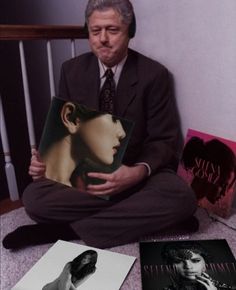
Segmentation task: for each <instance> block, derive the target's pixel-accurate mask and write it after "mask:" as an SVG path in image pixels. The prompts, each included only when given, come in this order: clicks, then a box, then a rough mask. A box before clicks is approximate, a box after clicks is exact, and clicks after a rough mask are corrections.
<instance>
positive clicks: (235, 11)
mask: <svg viewBox="0 0 236 290" xmlns="http://www.w3.org/2000/svg"><path fill="white" fill-rule="evenodd" d="M132 2H133V5H134V7H135V11H136V17H137V34H136V37H135V39H134V40H133V41H132V47H133V48H135V49H138V50H140V51H141V52H143V53H145V54H147V55H148V56H150V57H152V58H154V59H157V60H159V61H160V62H162V63H163V64H164V65H166V66H167V67H168V68H169V70H170V71H171V72H172V73H173V75H174V78H175V86H176V98H177V102H178V107H179V111H180V115H181V119H182V128H183V133H184V134H185V133H186V130H187V128H194V129H197V130H202V131H205V132H208V133H212V134H216V135H218V136H221V137H225V138H229V139H233V140H235V141H236V30H235V27H236V1H235V0H227V1H222V0H207V1H206V0H178V1H174V0H147V1H143V0H133V1H132Z"/></svg>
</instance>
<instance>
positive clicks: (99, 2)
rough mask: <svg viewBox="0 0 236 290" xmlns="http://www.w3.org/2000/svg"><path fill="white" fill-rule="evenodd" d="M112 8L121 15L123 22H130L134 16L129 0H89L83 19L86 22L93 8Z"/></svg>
mask: <svg viewBox="0 0 236 290" xmlns="http://www.w3.org/2000/svg"><path fill="white" fill-rule="evenodd" d="M108 8H113V9H114V10H116V11H117V12H118V13H119V14H120V15H121V16H122V20H123V22H124V23H125V24H128V25H129V24H130V23H131V22H132V20H133V17H134V10H133V5H132V4H131V2H130V1H129V0H89V1H88V4H87V7H86V10H85V21H86V23H87V24H88V20H89V17H90V16H91V14H92V13H93V12H94V11H95V10H100V11H102V10H106V9H108Z"/></svg>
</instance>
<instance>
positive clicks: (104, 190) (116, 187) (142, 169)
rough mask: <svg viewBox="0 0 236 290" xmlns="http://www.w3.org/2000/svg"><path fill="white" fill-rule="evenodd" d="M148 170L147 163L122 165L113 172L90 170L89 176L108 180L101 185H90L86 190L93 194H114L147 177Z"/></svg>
mask: <svg viewBox="0 0 236 290" xmlns="http://www.w3.org/2000/svg"><path fill="white" fill-rule="evenodd" d="M147 175H148V171H147V168H146V166H145V165H143V164H140V165H135V166H132V167H129V166H126V165H121V166H120V167H119V168H118V169H117V170H116V171H114V172H113V173H98V172H90V173H88V176H89V177H95V178H100V179H104V180H105V181H106V182H105V183H103V184H99V185H88V186H87V188H86V191H87V192H88V193H90V194H92V195H98V196H99V195H101V196H102V195H106V194H109V195H113V194H117V193H119V192H121V191H124V190H126V189H128V188H130V187H132V186H134V185H136V184H138V183H139V182H141V181H142V180H143V179H144V178H145V177H147Z"/></svg>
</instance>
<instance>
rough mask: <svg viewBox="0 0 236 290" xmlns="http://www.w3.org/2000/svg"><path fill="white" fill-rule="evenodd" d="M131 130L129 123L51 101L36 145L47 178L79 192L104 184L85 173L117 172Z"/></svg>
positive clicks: (73, 104)
mask: <svg viewBox="0 0 236 290" xmlns="http://www.w3.org/2000/svg"><path fill="white" fill-rule="evenodd" d="M132 129H133V122H131V121H129V120H126V119H122V118H119V117H116V116H114V115H111V114H108V113H104V112H100V111H96V110H94V109H91V108H88V107H86V106H84V105H82V104H78V103H76V102H71V101H67V100H63V99H61V98H57V97H54V98H53V99H52V102H51V106H50V109H49V112H48V115H47V119H46V122H45V126H44V130H43V134H42V137H41V141H40V145H39V153H40V158H41V159H42V161H43V162H44V163H45V164H46V177H47V178H49V179H52V180H54V181H57V182H60V183H63V184H65V185H68V186H74V187H77V188H80V189H84V188H85V186H86V185H87V184H88V183H90V184H99V183H103V182H104V180H101V179H95V178H91V177H90V178H89V177H88V176H87V173H88V172H103V173H110V172H113V171H114V170H116V169H117V168H118V167H119V166H120V165H121V163H122V159H123V156H124V154H125V151H126V148H127V145H128V142H129V139H130V136H131V132H132Z"/></svg>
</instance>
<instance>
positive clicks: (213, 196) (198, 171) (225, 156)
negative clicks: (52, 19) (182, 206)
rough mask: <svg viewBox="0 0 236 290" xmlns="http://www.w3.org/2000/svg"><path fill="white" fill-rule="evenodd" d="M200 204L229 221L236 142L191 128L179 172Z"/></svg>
mask: <svg viewBox="0 0 236 290" xmlns="http://www.w3.org/2000/svg"><path fill="white" fill-rule="evenodd" d="M177 173H178V175H180V176H181V177H182V178H183V179H184V180H185V181H187V183H188V184H189V185H190V186H191V187H192V189H193V190H194V192H195V194H196V197H197V200H198V203H199V205H200V206H201V207H203V208H206V209H207V210H208V211H209V212H210V213H213V214H216V215H218V216H220V217H223V218H227V217H228V216H229V215H230V211H231V208H232V204H233V199H234V196H235V189H236V142H235V141H233V140H227V139H224V138H220V137H217V136H213V135H210V134H206V133H203V132H199V131H196V130H192V129H189V130H188V132H187V136H186V140H185V145H184V149H183V153H182V157H181V161H180V164H179V167H178V171H177Z"/></svg>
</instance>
